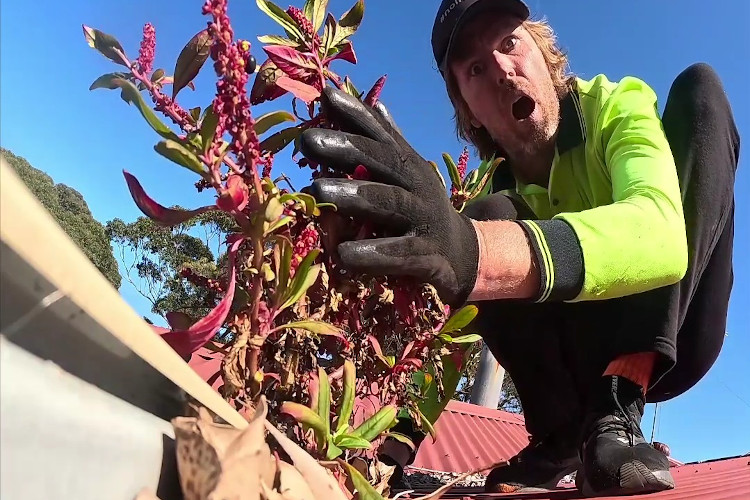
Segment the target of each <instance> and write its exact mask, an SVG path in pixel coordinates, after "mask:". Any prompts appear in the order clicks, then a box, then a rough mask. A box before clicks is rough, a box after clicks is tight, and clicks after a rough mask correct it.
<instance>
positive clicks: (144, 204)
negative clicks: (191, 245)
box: [122, 170, 214, 226]
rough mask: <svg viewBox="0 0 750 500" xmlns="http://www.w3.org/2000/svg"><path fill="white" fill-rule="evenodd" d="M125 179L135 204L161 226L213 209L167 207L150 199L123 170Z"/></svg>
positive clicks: (175, 223)
mask: <svg viewBox="0 0 750 500" xmlns="http://www.w3.org/2000/svg"><path fill="white" fill-rule="evenodd" d="M122 173H123V175H124V176H125V181H126V182H127V183H128V189H129V190H130V195H131V196H132V197H133V201H135V204H136V206H138V208H139V209H140V210H141V212H143V213H144V214H145V215H146V216H147V217H148V218H149V219H151V220H153V221H154V222H156V223H157V224H159V225H162V226H176V225H177V224H181V223H183V222H185V221H186V220H189V219H192V218H193V217H195V216H196V215H198V214H201V213H203V212H208V211H209V210H213V209H214V207H212V206H205V207H200V208H197V209H195V210H175V209H172V208H167V207H165V206H162V205H160V204H158V203H157V202H155V201H154V200H153V199H151V198H150V197H149V196H148V195H147V194H146V192H145V191H144V190H143V187H142V186H141V183H140V182H138V179H136V178H135V177H134V176H133V175H132V174H130V173H129V172H127V171H125V170H123V171H122Z"/></svg>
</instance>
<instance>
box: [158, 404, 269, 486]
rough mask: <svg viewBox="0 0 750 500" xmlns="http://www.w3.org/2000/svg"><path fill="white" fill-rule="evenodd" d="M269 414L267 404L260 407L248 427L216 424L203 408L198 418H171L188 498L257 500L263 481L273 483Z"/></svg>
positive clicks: (182, 479) (180, 468)
mask: <svg viewBox="0 0 750 500" xmlns="http://www.w3.org/2000/svg"><path fill="white" fill-rule="evenodd" d="M266 413H267V408H266V406H265V404H261V405H259V406H258V408H257V409H256V412H255V414H254V415H253V417H252V418H251V419H250V421H249V423H248V426H247V427H246V428H244V429H237V428H234V427H232V426H229V425H224V424H217V423H214V422H213V419H212V418H211V416H210V415H209V414H208V412H207V411H205V410H203V409H202V411H200V417H199V418H194V417H178V418H175V419H173V420H172V425H173V427H174V429H175V436H176V445H177V467H178V470H179V475H180V485H181V486H182V491H183V496H184V498H185V499H186V500H207V499H209V498H236V499H238V500H245V499H247V500H250V499H252V500H256V499H258V498H259V496H260V492H261V484H266V485H272V484H273V480H274V476H275V474H276V464H275V462H274V460H273V459H272V457H271V451H270V449H269V447H268V445H267V444H266V441H265V432H264V428H263V423H264V422H265V417H266ZM249 471H254V473H249Z"/></svg>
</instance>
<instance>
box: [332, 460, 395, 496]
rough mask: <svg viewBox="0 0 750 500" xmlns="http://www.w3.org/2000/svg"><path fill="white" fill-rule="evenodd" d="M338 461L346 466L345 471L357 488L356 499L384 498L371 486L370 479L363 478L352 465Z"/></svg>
mask: <svg viewBox="0 0 750 500" xmlns="http://www.w3.org/2000/svg"><path fill="white" fill-rule="evenodd" d="M339 463H340V464H341V465H342V466H344V468H346V472H347V473H348V474H349V478H350V479H351V480H352V484H353V485H354V488H355V489H356V490H357V494H358V497H357V498H358V500H384V499H383V497H382V496H381V495H380V493H378V492H377V491H376V490H375V488H373V487H372V485H371V484H370V481H368V480H367V479H365V478H364V477H363V476H362V474H360V473H359V471H358V470H357V469H355V468H354V466H353V465H351V464H350V463H348V462H346V461H344V460H341V459H339Z"/></svg>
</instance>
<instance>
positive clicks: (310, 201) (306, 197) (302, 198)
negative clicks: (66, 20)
mask: <svg viewBox="0 0 750 500" xmlns="http://www.w3.org/2000/svg"><path fill="white" fill-rule="evenodd" d="M290 200H294V201H296V202H297V203H299V204H300V206H301V207H302V209H303V210H304V212H305V215H307V216H308V217H312V216H316V217H317V216H318V215H320V210H319V209H318V206H319V205H318V204H317V202H316V201H315V197H313V196H312V195H310V194H307V193H286V194H284V195H282V196H281V203H286V202H288V201H290Z"/></svg>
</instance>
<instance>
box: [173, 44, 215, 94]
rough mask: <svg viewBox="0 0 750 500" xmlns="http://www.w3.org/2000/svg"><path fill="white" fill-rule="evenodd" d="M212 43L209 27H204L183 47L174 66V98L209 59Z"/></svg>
mask: <svg viewBox="0 0 750 500" xmlns="http://www.w3.org/2000/svg"><path fill="white" fill-rule="evenodd" d="M211 43H212V40H211V35H209V33H208V30H207V29H204V30H201V31H199V32H198V33H196V34H195V35H193V38H191V39H190V41H189V42H188V43H187V44H185V46H184V47H183V48H182V51H181V52H180V55H179V56H178V57H177V62H176V63H175V66H174V82H173V83H172V99H174V98H175V97H177V93H178V92H179V91H180V90H182V89H183V88H185V86H186V85H187V84H188V83H190V82H192V81H193V78H195V77H196V75H197V74H198V72H199V71H200V69H201V67H202V66H203V63H205V62H206V59H208V55H209V54H210V52H211Z"/></svg>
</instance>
